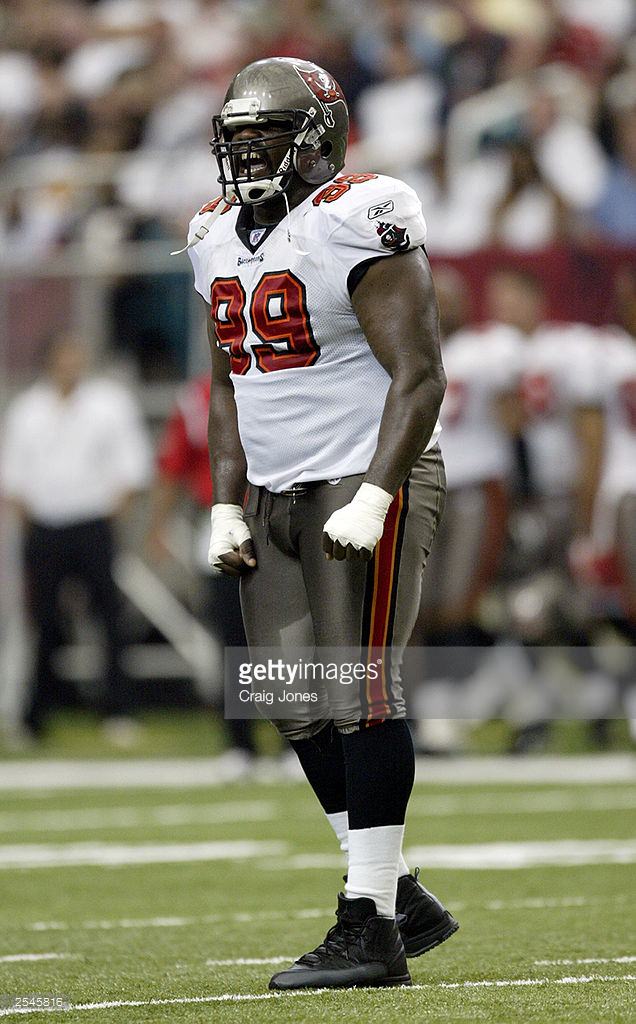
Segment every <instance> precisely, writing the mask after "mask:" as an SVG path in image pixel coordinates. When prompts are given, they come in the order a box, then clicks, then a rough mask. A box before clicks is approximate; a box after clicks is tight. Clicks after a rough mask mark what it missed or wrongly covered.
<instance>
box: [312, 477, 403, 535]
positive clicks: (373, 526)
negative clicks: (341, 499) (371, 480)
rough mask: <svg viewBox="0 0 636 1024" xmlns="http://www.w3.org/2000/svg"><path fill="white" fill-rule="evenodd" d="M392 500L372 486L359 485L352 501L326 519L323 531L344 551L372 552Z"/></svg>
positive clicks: (387, 494)
mask: <svg viewBox="0 0 636 1024" xmlns="http://www.w3.org/2000/svg"><path fill="white" fill-rule="evenodd" d="M392 501H393V496H392V495H391V494H389V493H388V491H383V490H382V488H381V487H376V486H375V484H360V487H359V488H358V490H357V491H356V493H355V494H354V496H353V498H352V500H351V501H350V502H349V504H348V505H345V506H344V507H343V508H339V509H336V511H335V512H334V513H333V514H332V515H330V516H329V519H328V520H327V522H326V523H325V525H324V527H323V529H324V532H325V533H327V534H328V535H329V536H330V537H331V539H332V540H333V541H336V540H337V541H339V542H340V543H341V544H342V546H343V548H346V546H347V544H352V545H353V547H354V548H356V550H357V551H359V550H360V548H366V549H367V550H368V551H373V550H374V549H375V546H376V544H377V543H378V541H379V539H380V537H381V536H382V533H383V531H384V520H385V519H386V514H387V512H388V511H389V507H390V505H391V502H392Z"/></svg>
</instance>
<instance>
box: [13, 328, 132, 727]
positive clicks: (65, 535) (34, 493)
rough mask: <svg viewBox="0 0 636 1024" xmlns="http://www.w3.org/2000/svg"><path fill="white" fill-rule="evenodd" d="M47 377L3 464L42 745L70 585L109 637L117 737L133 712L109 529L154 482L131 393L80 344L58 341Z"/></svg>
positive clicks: (17, 410) (109, 700) (32, 706)
mask: <svg viewBox="0 0 636 1024" xmlns="http://www.w3.org/2000/svg"><path fill="white" fill-rule="evenodd" d="M45 368H46V374H45V377H44V379H43V380H41V381H40V382H38V383H36V384H34V385H33V386H32V387H30V388H28V389H27V390H26V391H24V392H23V393H22V394H21V395H19V396H18V397H17V398H16V399H14V401H13V402H12V404H11V405H10V407H9V409H8V412H7V417H6V423H5V436H4V442H3V446H2V458H1V461H0V487H1V489H2V492H3V495H4V497H5V499H6V500H7V501H8V503H9V504H10V505H11V506H13V508H14V510H15V511H16V512H17V514H18V515H19V517H20V519H21V521H22V524H23V542H24V550H23V557H24V569H25V573H26V581H27V595H28V600H29V603H30V608H31V612H32V615H33V620H34V624H35V627H36V629H37V633H38V639H37V655H36V659H35V670H34V674H33V678H32V681H31V685H30V689H29V694H28V700H27V706H26V708H25V712H24V725H25V728H26V729H27V730H28V731H29V732H30V733H31V734H32V735H33V736H34V737H36V738H37V737H39V736H40V735H41V734H42V733H43V732H44V730H45V727H46V725H47V721H48V718H49V716H50V713H51V711H52V710H53V708H54V706H55V703H56V696H57V689H58V685H59V684H58V681H57V680H56V677H55V672H54V668H53V664H52V656H53V653H54V650H55V648H56V646H57V644H58V640H59V636H60V630H59V618H58V600H59V597H60V591H61V588H62V585H63V584H64V583H65V581H66V580H67V579H68V578H73V577H74V578H78V579H80V580H81V581H82V583H83V584H84V585H85V587H86V590H87V591H88V594H89V596H90V598H91V601H92V606H93V609H94V611H95V613H96V615H97V616H98V618H99V621H100V624H101V626H102V627H103V631H104V645H105V655H106V656H105V663H104V669H103V674H102V679H101V682H102V693H101V698H100V703H101V709H102V711H103V713H104V715H105V716H106V718H107V719H108V722H107V725H108V726H109V732H110V734H111V735H112V736H113V737H116V736H117V735H118V733H121V734H122V735H123V733H124V731H125V730H126V728H127V723H126V721H125V718H126V716H128V715H129V714H130V711H131V703H130V695H129V686H128V680H127V678H126V676H125V673H124V670H123V667H122V664H121V652H122V640H121V635H120V629H119V598H118V592H117V589H116V587H115V583H114V580H113V575H112V568H113V557H114V537H113V525H114V522H115V520H116V519H117V518H118V517H119V516H121V515H122V514H123V513H124V512H125V510H126V509H127V507H128V505H129V503H130V501H131V499H132V498H133V496H134V495H135V494H136V493H137V492H138V491H140V490H141V489H142V488H144V487H145V486H146V484H147V482H148V477H149V469H150V449H149V444H148V438H147V436H146V432H145V430H144V428H143V426H142V423H141V417H140V414H139V410H138V408H137V406H136V404H135V402H134V401H133V399H132V397H131V395H130V394H129V392H128V391H127V390H126V389H125V388H124V387H122V386H121V385H120V384H118V383H116V382H114V381H111V380H108V379H106V378H89V377H87V375H86V370H87V356H86V345H85V344H84V343H83V342H82V340H81V339H80V338H78V337H75V336H72V335H68V334H64V335H59V336H56V337H55V338H54V339H53V341H52V342H51V344H50V346H49V348H48V349H47V352H46V364H45ZM122 719H124V720H123V721H122ZM120 727H121V728H120Z"/></svg>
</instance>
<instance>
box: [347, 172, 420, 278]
mask: <svg viewBox="0 0 636 1024" xmlns="http://www.w3.org/2000/svg"><path fill="white" fill-rule="evenodd" d="M351 177H352V178H355V177H356V175H352V176H351ZM369 184H371V185H372V186H373V187H372V188H369V189H368V190H367V183H366V182H365V183H364V184H357V183H355V184H352V186H351V193H350V195H347V196H346V197H343V198H344V202H343V206H342V207H341V210H340V211H336V210H334V215H335V214H336V213H338V214H339V216H338V220H337V223H336V225H335V226H334V227H333V229H332V230H331V232H330V234H329V236H328V251H329V254H330V257H331V258H334V259H335V260H336V261H337V266H338V268H339V270H340V271H341V272H343V273H344V278H345V280H346V282H347V288H348V291H349V294H351V293H352V292H353V289H354V287H355V285H356V284H357V283H358V281H359V280H360V277H361V276H362V275H363V273H364V270H365V269H366V267H365V264H366V265H367V266H368V265H369V261H374V260H376V259H382V258H383V257H385V256H393V255H394V254H395V253H402V252H408V251H409V250H410V249H417V248H419V247H420V246H422V245H424V243H425V241H426V222H425V220H424V215H423V213H422V204H421V203H420V201H419V199H418V197H417V195H416V193H415V192H414V191H413V189H412V188H410V187H409V186H408V185H406V184H405V183H404V182H402V181H397V180H396V179H394V178H386V177H379V178H378V179H377V180H375V181H373V182H369ZM354 190H355V191H354ZM358 190H359V191H358ZM335 206H336V203H335V202H334V207H335ZM357 268H360V271H359V272H358V273H356V269H357Z"/></svg>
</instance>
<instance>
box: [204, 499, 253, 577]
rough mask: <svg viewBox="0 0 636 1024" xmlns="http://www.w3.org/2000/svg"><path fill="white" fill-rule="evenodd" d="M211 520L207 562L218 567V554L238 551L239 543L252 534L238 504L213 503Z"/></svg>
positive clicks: (214, 567) (215, 567) (219, 563)
mask: <svg viewBox="0 0 636 1024" xmlns="http://www.w3.org/2000/svg"><path fill="white" fill-rule="evenodd" d="M211 521H212V533H211V535H210V549H209V551H208V563H209V565H211V566H212V568H213V569H218V568H219V566H220V565H222V562H221V561H220V560H219V555H226V554H227V553H228V551H238V549H239V548H240V546H241V544H243V543H244V542H245V541H246V540H250V538H251V536H252V535H251V533H250V531H249V527H248V525H247V523H246V522H245V520H244V519H243V509H242V508H241V506H240V505H213V506H212V515H211Z"/></svg>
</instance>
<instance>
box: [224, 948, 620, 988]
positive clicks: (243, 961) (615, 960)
mask: <svg viewBox="0 0 636 1024" xmlns="http://www.w3.org/2000/svg"><path fill="white" fill-rule="evenodd" d="M295 959H296V956H295V955H293V954H290V955H289V956H270V957H258V958H257V957H238V959H236V960H206V961H205V963H206V966H207V967H256V966H258V965H261V964H288V963H290V962H293V961H294V960H295ZM533 963H534V965H535V967H573V966H578V965H580V966H589V965H590V964H633V963H636V956H614V957H595V956H590V957H583V958H581V959H580V960H534V961H533ZM466 984H468V982H466ZM480 984H481V982H480Z"/></svg>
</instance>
